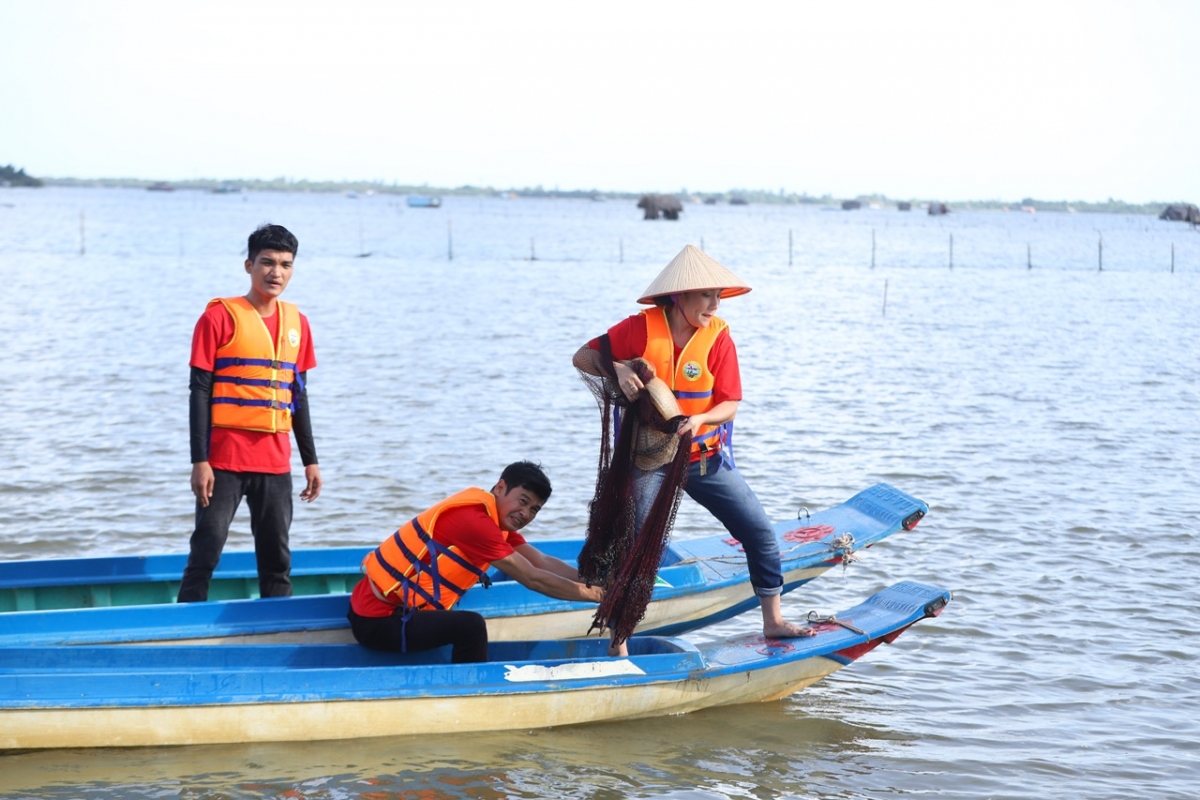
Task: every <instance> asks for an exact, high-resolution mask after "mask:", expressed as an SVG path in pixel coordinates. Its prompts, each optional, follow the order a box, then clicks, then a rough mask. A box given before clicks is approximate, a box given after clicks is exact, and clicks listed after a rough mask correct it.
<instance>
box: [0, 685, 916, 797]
mask: <svg viewBox="0 0 1200 800" xmlns="http://www.w3.org/2000/svg"><path fill="white" fill-rule="evenodd" d="M889 735H894V734H889V733H886V732H884V733H877V732H875V731H872V730H871V729H870V728H868V727H865V726H857V725H852V724H848V723H845V722H839V721H836V720H833V719H826V718H822V717H820V716H816V715H810V714H809V713H807V712H806V711H805V710H804V709H803V708H801V707H798V706H797V704H796V703H794V702H791V701H785V702H782V703H765V704H759V705H753V706H747V707H739V708H725V709H711V710H707V711H703V712H699V713H696V714H691V715H688V716H684V717H666V718H658V719H648V720H641V721H637V722H630V723H621V724H603V725H590V726H584V727H574V728H561V729H557V730H549V731H532V732H517V733H509V734H474V735H469V736H454V737H450V736H445V737H434V738H430V739H413V738H399V739H359V740H352V741H349V742H301V743H296V744H267V745H245V746H220V747H217V746H202V747H176V748H151V749H115V750H107V751H103V752H102V753H95V752H79V751H48V752H42V753H29V754H19V755H10V756H7V757H4V758H3V760H0V765H3V767H4V769H3V776H2V777H0V792H4V793H5V796H8V794H17V793H20V794H22V795H26V794H27V795H28V796H31V797H77V796H87V795H89V794H93V795H102V794H107V795H110V796H111V795H119V796H122V797H147V798H150V797H162V796H163V794H164V790H169V791H170V790H174V791H177V792H178V793H179V794H184V795H191V796H195V795H207V794H212V795H218V796H222V797H231V798H232V797H246V798H251V797H284V796H286V797H293V798H301V797H302V798H342V797H346V798H382V797H394V796H401V797H406V798H407V797H414V798H418V797H419V798H462V797H470V798H509V797H530V798H543V797H572V798H599V797H613V798H617V797H639V796H641V797H647V796H655V797H658V796H663V795H664V793H666V792H670V791H681V790H684V789H687V790H690V791H694V792H696V793H697V794H696V795H694V796H706V795H705V793H709V794H710V795H711V796H717V797H728V796H752V795H755V794H756V793H758V796H778V795H781V794H790V793H801V792H802V791H803V790H804V785H805V783H806V782H807V780H806V779H801V782H799V783H798V782H797V776H798V774H799V775H811V776H812V780H813V785H814V786H822V785H828V780H829V777H828V776H830V775H836V774H838V773H841V772H843V771H846V770H851V771H853V770H854V769H855V766H854V762H855V760H856V758H858V757H859V756H861V755H864V754H869V753H870V752H871V749H872V744H871V743H872V741H874V740H876V739H879V738H884V737H887V736H889ZM81 760H82V761H83V762H85V763H88V764H89V766H88V767H87V768H86V769H81ZM483 765H486V766H483ZM762 793H766V795H763V794H762ZM677 796H681V795H677Z"/></svg>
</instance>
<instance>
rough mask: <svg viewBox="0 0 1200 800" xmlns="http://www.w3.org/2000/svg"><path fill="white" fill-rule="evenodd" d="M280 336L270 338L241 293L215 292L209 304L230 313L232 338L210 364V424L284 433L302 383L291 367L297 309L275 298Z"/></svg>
mask: <svg viewBox="0 0 1200 800" xmlns="http://www.w3.org/2000/svg"><path fill="white" fill-rule="evenodd" d="M276 302H277V306H278V308H279V311H278V313H279V336H278V337H277V340H276V341H275V342H272V341H271V334H270V332H269V331H268V330H267V326H266V323H264V322H263V319H262V317H261V316H259V314H258V312H257V311H255V310H254V306H252V305H250V301H249V300H247V299H246V298H244V297H220V298H217V299H216V300H213V301H211V302H210V303H209V304H208V307H209V308H212V307H213V306H214V305H216V304H217V303H220V304H221V305H223V306H225V309H226V310H227V311H229V314H230V316H232V317H233V338H232V339H231V340H230V341H229V343H228V344H226V345H224V346H222V347H219V348H218V349H217V358H216V362H215V364H214V365H213V372H214V373H215V376H216V377H215V378H214V379H213V397H212V424H213V425H216V426H218V427H221V428H240V429H242V430H247V431H265V432H267V433H287V432H288V431H290V430H291V429H292V414H293V412H294V411H295V409H296V405H295V401H294V400H293V386H295V387H296V389H295V391H300V390H302V389H303V387H302V386H300V383H299V376H298V375H297V373H296V359H297V358H298V357H299V355H300V312H299V311H298V310H297V309H296V306H294V305H293V304H291V303H285V302H283V301H282V300H279V301H276Z"/></svg>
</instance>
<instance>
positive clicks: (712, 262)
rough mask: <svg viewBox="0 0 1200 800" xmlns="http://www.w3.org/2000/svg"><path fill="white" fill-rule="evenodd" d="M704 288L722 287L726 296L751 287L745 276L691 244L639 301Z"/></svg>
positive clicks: (647, 289) (648, 303)
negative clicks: (732, 270) (745, 280)
mask: <svg viewBox="0 0 1200 800" xmlns="http://www.w3.org/2000/svg"><path fill="white" fill-rule="evenodd" d="M702 289H720V290H721V297H723V298H724V297H737V296H738V295H739V294H745V293H746V292H748V291H750V287H749V286H747V285H746V283H745V282H744V281H743V280H742V279H741V278H739V277H738V276H737V275H734V274H733V273H732V272H730V271H729V270H728V269H726V268H725V267H723V266H721V265H720V264H718V263H717V261H716V259H714V258H713V257H712V256H710V255H708V254H707V253H705V252H704V251H703V250H701V249H700V248H699V247H696V246H695V245H690V244H689V245H685V246H684V248H683V249H682V250H680V251H679V255H677V256H675V258H673V259H671V263H670V264H667V266H666V267H665V268H663V271H662V272H660V273H658V277H657V278H655V279H654V281H653V282H652V283H651V284H650V285H649V286H647V287H646V291H644V292H642V296H641V297H639V298H638V302H639V303H643V304H645V305H654V298H656V297H662V296H663V295H667V294H678V293H680V292H695V291H700V290H702Z"/></svg>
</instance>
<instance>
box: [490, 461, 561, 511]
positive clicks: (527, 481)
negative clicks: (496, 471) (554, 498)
mask: <svg viewBox="0 0 1200 800" xmlns="http://www.w3.org/2000/svg"><path fill="white" fill-rule="evenodd" d="M500 480H502V481H504V485H505V486H506V487H507V488H508V492H511V491H512V490H513V489H528V490H529V491H531V492H533V493H534V494H535V495H537V496H538V499H540V500H541V501H542V502H543V503H544V502H546V501H547V500H549V499H550V492H551V491H552V490H551V488H550V479H549V478H547V477H546V473H545V472H542V465H541V464H534V463H533V462H532V461H517V462H516V463H513V464H509V465H508V466H507V467H505V468H504V472H501V473H500ZM508 492H505V494H507V493H508Z"/></svg>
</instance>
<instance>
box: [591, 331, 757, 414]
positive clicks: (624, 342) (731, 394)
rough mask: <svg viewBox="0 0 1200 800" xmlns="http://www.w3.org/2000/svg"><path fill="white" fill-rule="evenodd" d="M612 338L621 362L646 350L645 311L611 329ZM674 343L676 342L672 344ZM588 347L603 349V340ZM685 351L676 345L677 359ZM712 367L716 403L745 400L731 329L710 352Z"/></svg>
mask: <svg viewBox="0 0 1200 800" xmlns="http://www.w3.org/2000/svg"><path fill="white" fill-rule="evenodd" d="M608 341H609V344H610V345H611V347H612V356H613V358H614V359H615V360H617V361H626V360H628V359H631V358H638V357H640V356H642V355H643V354H644V353H645V352H646V317H645V315H644V314H634V315H633V316H631V317H626V318H625V319H623V320H621V321H620V322H618V323H617V324H616V325H613V326H612V327H611V328H609V329H608ZM672 344H674V343H672ZM588 347H590V348H592V349H593V350H599V349H600V342H599V339H592V340H591V341H590V342H588ZM682 353H683V348H681V347H678V346H675V360H676V361H678V360H679V356H680V355H681V354H682ZM708 369H709V372H711V373H712V374H713V379H714V384H713V404H714V405H715V404H717V403H722V402H724V401H726V400H741V399H742V374H741V371H740V369H739V368H738V360H737V348H736V347H734V344H733V337H732V336H730V335H729V329H728V328H726V329H725V330H723V331H721V333H720V335H718V336H717V340H716V341H715V342H713V346H712V349H711V350H709V351H708Z"/></svg>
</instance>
